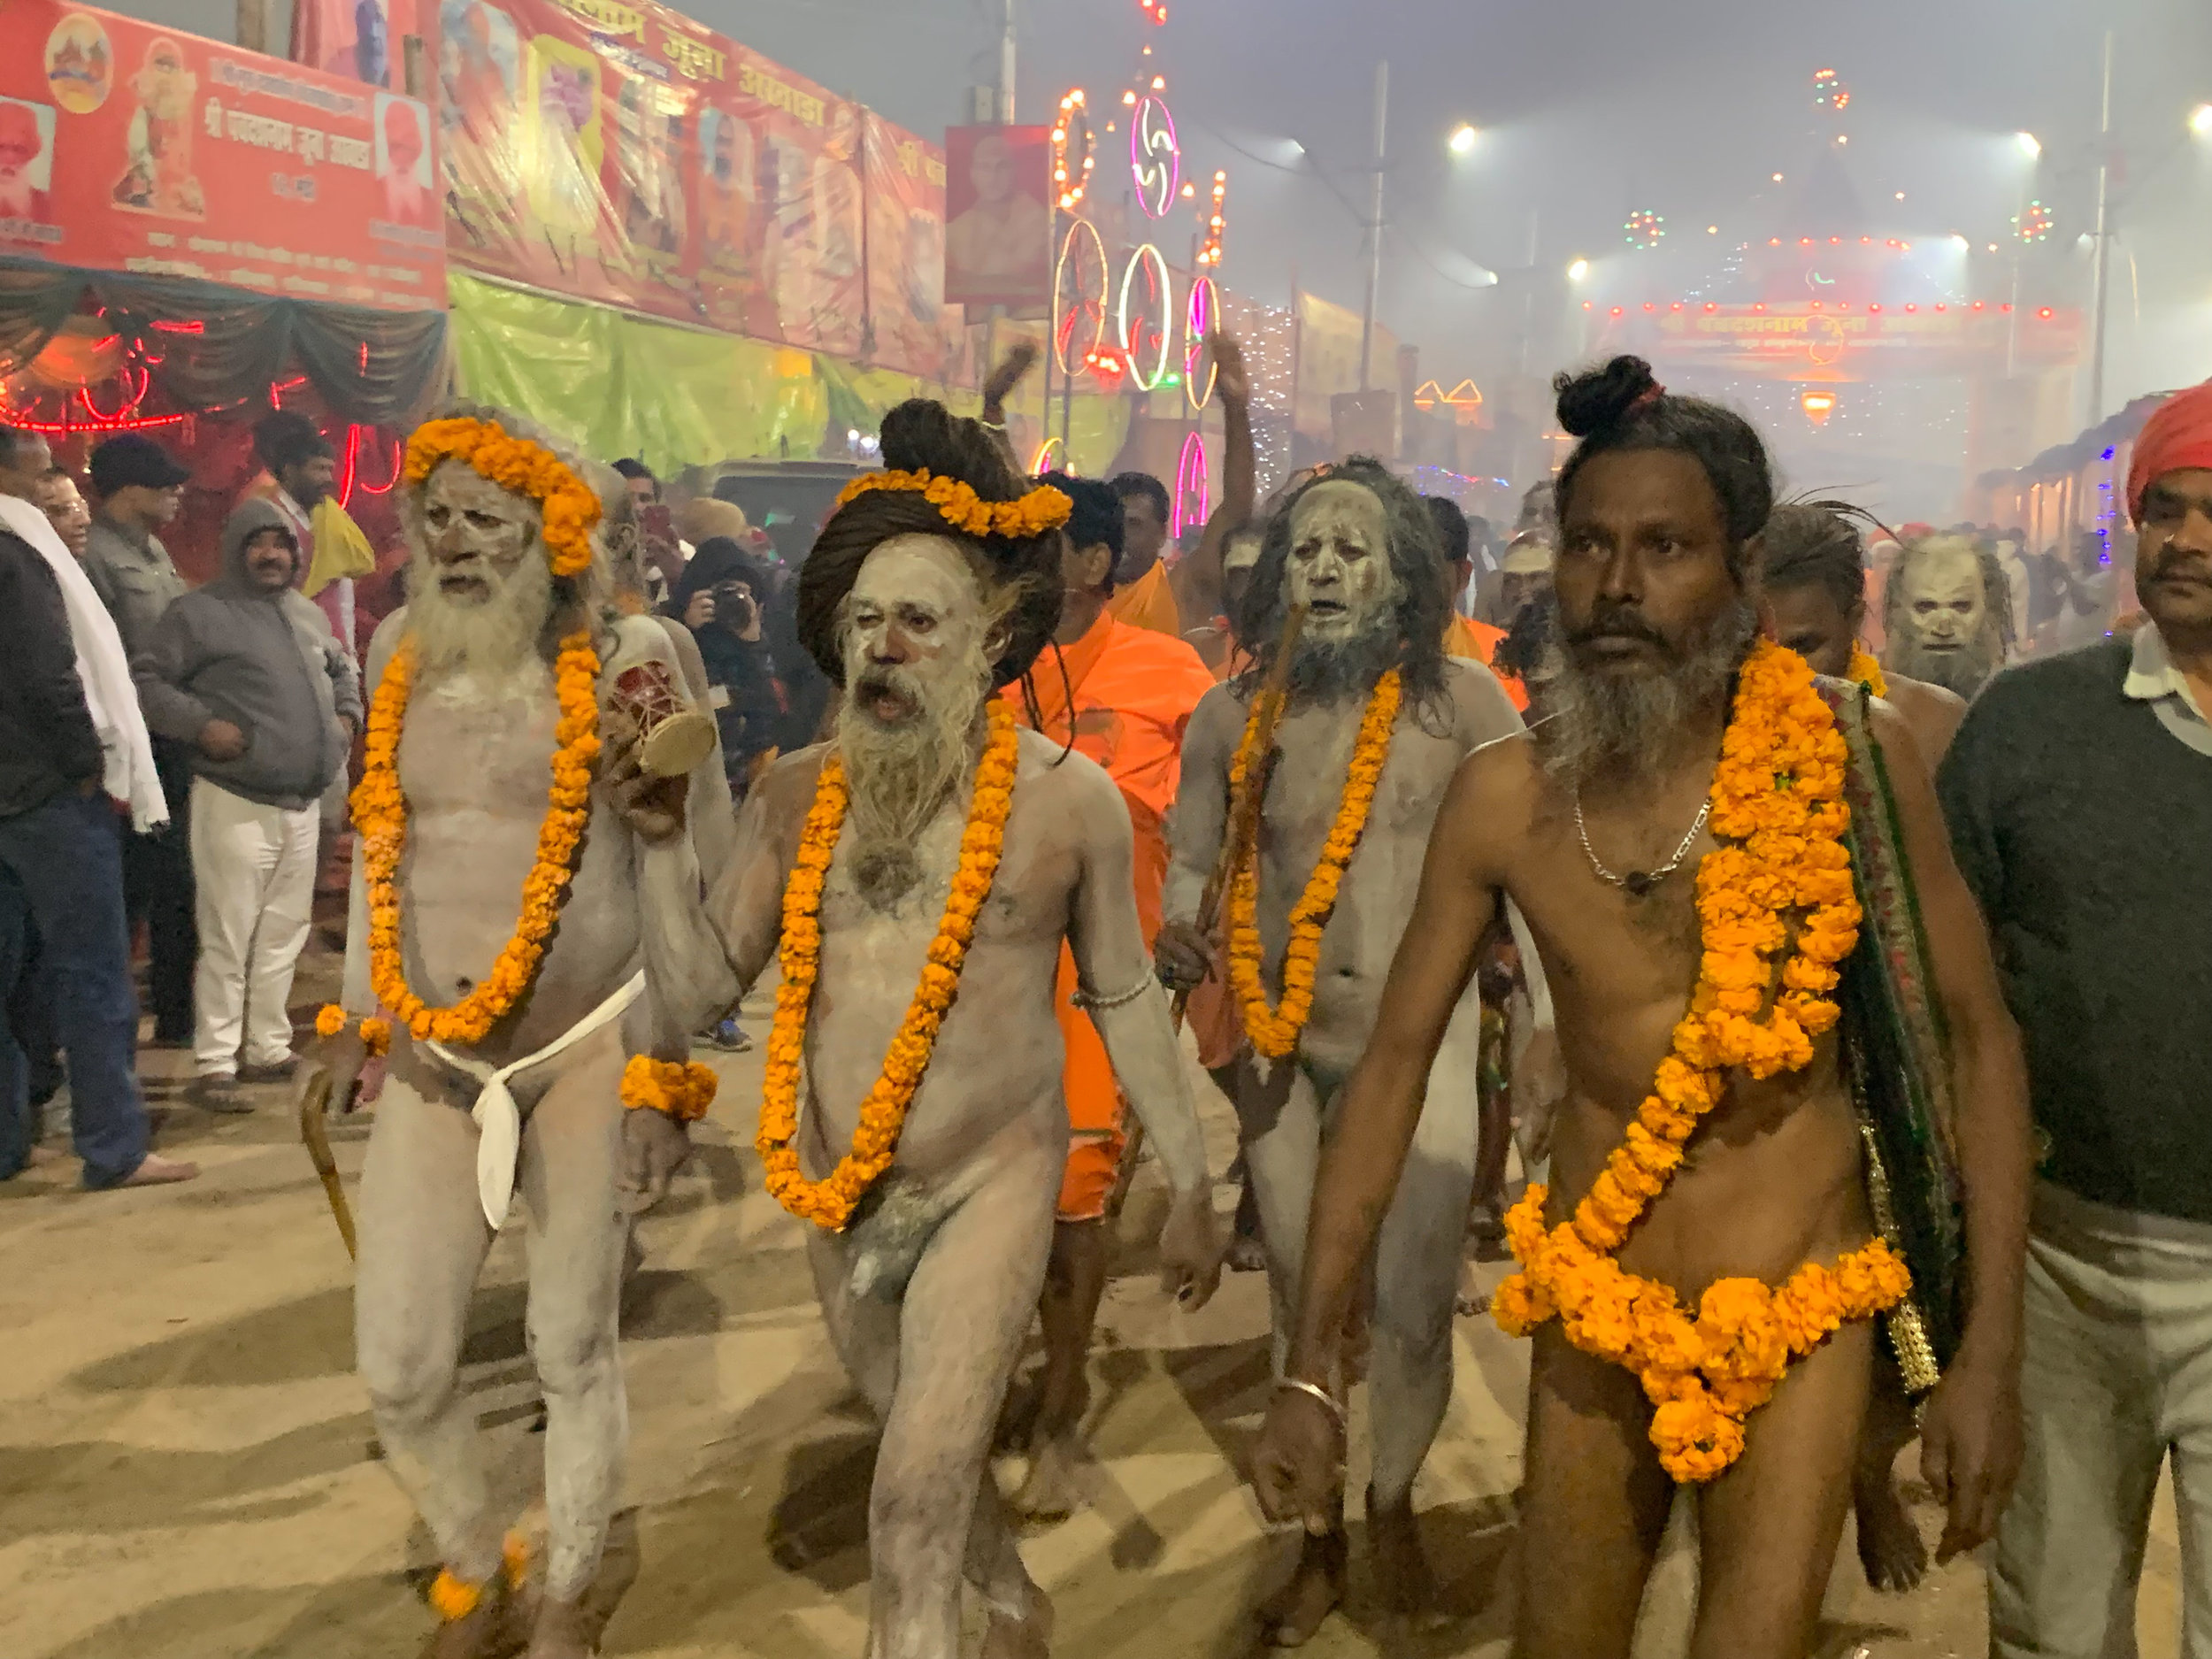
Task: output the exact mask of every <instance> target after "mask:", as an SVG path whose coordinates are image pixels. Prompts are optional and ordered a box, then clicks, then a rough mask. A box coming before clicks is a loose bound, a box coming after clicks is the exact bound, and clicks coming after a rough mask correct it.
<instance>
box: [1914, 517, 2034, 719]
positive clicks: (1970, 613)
mask: <svg viewBox="0 0 2212 1659" xmlns="http://www.w3.org/2000/svg"><path fill="white" fill-rule="evenodd" d="M2011 591H2012V590H2011V588H2009V586H2008V584H2007V583H2006V581H2005V575H2004V572H2003V571H2002V570H2001V569H2000V568H1999V566H1998V564H1997V556H1996V554H1995V552H1993V550H1991V549H1987V548H1985V547H1983V546H1982V545H1981V544H1980V543H1979V542H1978V541H1974V540H1973V539H1972V538H1971V537H1970V536H1962V535H1926V536H1921V537H1918V538H1916V539H1914V540H1912V541H1906V542H1904V543H1903V544H1902V545H1901V546H1900V548H1899V549H1898V552H1897V557H1896V560H1895V562H1894V563H1893V564H1892V565H1891V566H1890V570H1889V579H1888V580H1887V581H1886V583H1885V584H1884V587H1883V589H1882V603H1883V616H1882V638H1883V640H1884V641H1885V643H1884V645H1883V648H1882V666H1883V667H1884V668H1886V669H1889V670H1890V671H1892V672H1894V673H1899V674H1902V675H1903V676H1904V677H1905V678H1906V679H1908V680H1918V681H1920V682H1921V683H1922V684H1923V685H1929V686H1936V687H1941V688H1942V689H1943V690H1945V691H1948V692H1953V693H1955V694H1956V695H1959V696H1961V697H1963V698H1965V699H1966V700H1967V701H1968V702H1969V703H1971V702H1972V701H1973V700H1974V694H1975V693H1976V692H1978V691H1979V690H1980V689H1981V688H1982V687H1983V686H1985V684H1987V683H1988V681H1989V677H1990V676H1991V675H1992V674H1994V673H1995V672H1997V671H1998V670H1999V669H2001V668H2002V667H2003V666H2004V665H2005V657H2006V656H2007V655H2008V653H2009V652H2010V650H2011V649H2012V642H2013V618H2012V604H2011Z"/></svg>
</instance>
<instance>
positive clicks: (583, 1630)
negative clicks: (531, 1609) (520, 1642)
mask: <svg viewBox="0 0 2212 1659" xmlns="http://www.w3.org/2000/svg"><path fill="white" fill-rule="evenodd" d="M598 1651H599V1649H598V1648H597V1647H595V1645H594V1644H593V1642H592V1640H591V1621H590V1620H589V1619H588V1617H586V1615H585V1613H584V1609H583V1603H582V1602H580V1601H555V1600H554V1599H553V1598H552V1597H551V1596H545V1597H542V1598H541V1600H540V1601H539V1602H538V1617H537V1622H536V1623H535V1624H534V1625H533V1626H532V1628H531V1632H530V1651H529V1653H528V1654H527V1655H525V1659H592V1656H593V1655H595V1654H596V1653H597V1652H598Z"/></svg>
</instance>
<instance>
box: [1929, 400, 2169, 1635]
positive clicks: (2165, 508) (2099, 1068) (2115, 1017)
mask: <svg viewBox="0 0 2212 1659" xmlns="http://www.w3.org/2000/svg"><path fill="white" fill-rule="evenodd" d="M2128 507H2129V511H2130V513H2131V516H2132V517H2133V518H2134V520H2135V523H2136V526H2137V532H2138V536H2139V541H2138V550H2137V555H2136V573H2135V581H2136V591H2137V594H2138V595H2139V597H2140V598H2141V601H2142V604H2143V609H2144V611H2146V613H2147V620H2146V621H2145V622H2144V624H2143V626H2141V627H2140V628H2139V629H2138V630H2137V632H2136V633H2135V634H2134V637H2133V638H2132V640H2129V639H2127V638H2124V637H2123V638H2119V639H2108V640H2104V641H2099V642H2097V643H2094V644H2092V645H2088V646H2085V647H2084V648H2082V649H2079V650H2078V651H2071V652H2068V653H2066V654H2064V655H2062V656H2058V657H2047V658H2039V659H2037V660H2035V661H2033V662H2031V663H2028V664H2024V665H2023V666H2021V667H2018V668H2015V669H2011V670H2008V672H2004V673H2002V674H2001V675H1999V676H1998V677H1997V678H1996V679H1995V680H1992V681H1991V682H1990V684H1989V686H1988V687H1987V688H1986V689H1985V691H1984V692H1983V693H1982V695H1981V696H1980V698H1979V699H1978V701H1977V702H1976V703H1975V704H1974V706H1973V708H1972V709H1971V710H1970V711H1969V713H1968V714H1967V717H1966V720H1965V723H1964V725H1963V726H1961V727H1960V729H1959V734H1958V737H1957V739H1956V741H1954V743H1953V744H1952V746H1951V749H1950V753H1949V755H1948V756H1947V757H1946V759H1945V761H1944V764H1943V770H1942V775H1941V780H1940V783H1939V793H1940V795H1941V797H1942V801H1943V807H1944V811H1945V814H1946V816H1947V818H1949V820H1950V826H1951V834H1952V838H1953V841H1954V842H1955V847H1956V849H1957V853H1958V863H1959V868H1960V869H1961V870H1962V871H1963V872H1965V875H1966V879H1967V881H1968V882H1969V884H1970V885H1971V886H1972V887H1973V888H1974V890H1975V894H1976V896H1977V897H1978V899H1979V900H1980V902H1981V905H1982V910H1983V913H1984V914H1985V916H1986V918H1988V922H1989V926H1990V931H1991V933H1992V934H1993V937H1994V941H1995V943H1996V948H1997V956H1998V962H1999V965H2000V967H2001V970H2002V972H2003V974H2004V978H2005V985H2006V995H2007V997H2008V1000H2009V1001H2010V1002H2011V1004H2012V1009H2013V1012H2014V1014H2015V1016H2016V1018H2017V1019H2018V1020H2019V1023H2020V1026H2021V1030H2022V1033H2023V1035H2024V1038H2025V1041H2026V1048H2027V1059H2028V1072H2029V1079H2030V1085H2031V1094H2032V1105H2033V1109H2034V1114H2035V1121H2036V1125H2037V1132H2038V1134H2037V1138H2038V1141H2039V1150H2040V1151H2041V1154H2042V1161H2041V1168H2040V1171H2039V1175H2040V1179H2039V1181H2038V1183H2037V1186H2036V1190H2035V1203H2034V1214H2033V1223H2032V1237H2031V1239H2030V1241H2029V1247H2028V1272H2027V1293H2026V1294H2027V1311H2026V1325H2025V1331H2026V1336H2025V1342H2026V1352H2025V1360H2024V1366H2023V1370H2022V1379H2021V1388H2022V1394H2023V1402H2024V1407H2025V1417H2026V1423H2027V1435H2028V1445H2027V1457H2026V1462H2025V1464H2024V1469H2023V1471H2022V1474H2021V1477H2020V1484H2019V1487H2018V1489H2017V1491H2016V1494H2015V1496H2014V1499H2013V1502H2012V1506H2011V1508H2010V1509H2008V1510H2007V1511H2006V1514H2005V1518H2004V1522H2003V1525H2002V1527H2001V1530H2000V1532H1999V1533H1998V1546H1997V1560H1996V1566H1995V1570H1994V1571H1993V1573H1992V1574H1991V1578H1990V1619H1989V1623H1990V1651H1991V1652H1992V1654H1993V1655H1998V1659H2025V1656H2026V1655H2068V1656H2069V1659H2071V1656H2073V1655H2078V1656H2079V1659H2098V1656H2099V1655H2103V1654H2105V1653H2107V1652H2108V1651H2111V1652H2116V1651H2120V1650H2122V1649H2123V1648H2124V1649H2125V1650H2126V1651H2129V1652H2132V1651H2133V1632H2134V1624H2135V1592H2136V1586H2137V1582H2138V1580H2139V1578H2140V1576H2141V1572H2142V1566H2143V1546H2144V1539H2145V1535H2146V1532H2147V1529H2148V1525H2149V1520H2150V1512H2151V1498H2152V1494H2153V1493H2154V1490H2155V1489H2156V1487H2157V1485H2158V1477H2159V1471H2160V1466H2161V1464H2162V1463H2163V1462H2164V1460H2165V1457H2166V1455H2167V1452H2168V1449H2169V1448H2171V1450H2172V1454H2173V1461H2174V1469H2173V1473H2174V1486H2175V1495H2176V1501H2177V1504H2178V1506H2179V1509H2180V1511H2181V1515H2182V1517H2183V1518H2182V1525H2181V1539H2182V1557H2183V1559H2182V1602H2183V1605H2184V1606H2185V1608H2186V1609H2188V1611H2187V1614H2186V1627H2187V1630H2188V1634H2187V1635H2186V1636H2185V1640H2184V1646H2185V1647H2186V1648H2187V1650H2188V1651H2189V1652H2191V1653H2200V1652H2203V1651H2205V1650H2206V1647H2205V1644H2207V1643H2208V1642H2212V1631H2208V1630H2207V1629H2205V1628H2203V1624H2204V1613H2205V1607H2206V1598H2207V1597H2208V1596H2212V1525H2208V1522H2212V1472H2208V1471H2212V1110H2208V1109H2212V1084H2208V1082H2207V1080H2206V1079H2207V1075H2208V1068H2207V1064H2206V1063H2207V1061H2208V1059H2212V876H2208V873H2207V871H2206V869H2205V864H2204V860H2205V855H2206V851H2207V849H2212V724H2208V723H2207V719H2206V716H2207V714H2208V712H2212V384H2207V385H2205V386H2200V387H2197V388H2194V389H2193V390H2191V391H2187V392H2184V393H2181V394H2180V395H2178V396H2176V397H2174V398H2173V399H2171V400H2170V402H2168V403H2166V404H2165V405H2164V406H2163V407H2162V408H2161V409H2160V410H2159V411H2158V412H2157V413H2156V414H2155V415H2154V416H2153V418H2152V419H2151V420H2150V422H2149V424H2148V425H2147V426H2145V427H2144V429H2143V433H2142V435H2141V437H2140V438H2139V440H2138V441H2137V443H2136V449H2135V457H2134V464H2133V466H2132V468H2131V472H2130V476H2129V479H2128ZM2108 1639H2109V1640H2112V1641H2113V1643H2114V1644H2115V1645H2114V1646H2113V1647H2108V1646H2107V1642H2108Z"/></svg>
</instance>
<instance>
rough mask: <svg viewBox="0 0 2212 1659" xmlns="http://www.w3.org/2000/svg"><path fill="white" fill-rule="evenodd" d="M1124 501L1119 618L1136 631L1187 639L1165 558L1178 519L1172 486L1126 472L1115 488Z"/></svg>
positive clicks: (1116, 601) (1114, 606) (1115, 604)
mask: <svg viewBox="0 0 2212 1659" xmlns="http://www.w3.org/2000/svg"><path fill="white" fill-rule="evenodd" d="M1111 488H1112V489H1113V492H1114V494H1115V495H1118V496H1119V497H1120V498H1121V513H1122V532H1121V541H1122V548H1121V562H1120V563H1119V564H1118V565H1116V566H1115V567H1114V596H1113V599H1112V601H1111V604H1110V609H1111V610H1112V611H1113V613H1114V616H1115V618H1116V619H1117V620H1118V621H1122V622H1126V623H1127V624H1129V626H1132V627H1136V628H1150V629H1151V630H1152V631H1153V632H1154V633H1156V634H1172V635H1173V636H1174V637H1175V638H1177V639H1180V638H1182V636H1183V624H1182V619H1181V618H1180V617H1179V615H1178V613H1177V611H1176V608H1175V595H1174V592H1173V591H1172V589H1171V588H1169V586H1168V579H1167V567H1166V566H1165V565H1163V564H1161V563H1160V554H1161V553H1162V551H1163V550H1164V549H1165V548H1166V547H1167V522H1168V519H1169V518H1171V517H1172V510H1171V507H1170V505H1169V502H1168V494H1167V486H1166V485H1164V484H1163V483H1162V482H1160V480H1158V479H1156V478H1155V477H1153V476H1152V474H1151V473H1149V472H1124V473H1122V474H1120V475H1119V476H1118V477H1117V478H1116V479H1115V480H1113V483H1112V486H1111Z"/></svg>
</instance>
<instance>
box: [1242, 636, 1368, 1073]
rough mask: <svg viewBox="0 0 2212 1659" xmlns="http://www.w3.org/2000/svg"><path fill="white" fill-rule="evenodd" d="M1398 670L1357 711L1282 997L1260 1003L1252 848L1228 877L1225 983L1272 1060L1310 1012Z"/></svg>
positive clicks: (1249, 724) (1245, 747)
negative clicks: (1355, 733)
mask: <svg viewBox="0 0 2212 1659" xmlns="http://www.w3.org/2000/svg"><path fill="white" fill-rule="evenodd" d="M1399 695H1400V687H1399V680H1398V671H1397V670H1396V669H1392V670H1391V671H1390V672H1388V673H1386V674H1385V675H1384V676H1383V677H1382V678H1381V679H1380V680H1377V681H1376V682H1375V689H1374V693H1373V695H1371V696H1370V697H1369V698H1368V700H1367V712H1366V713H1365V714H1364V715H1363V716H1362V717H1361V719H1360V723H1359V740H1358V741H1357V742H1356V743H1355V744H1354V745H1353V748H1352V764H1351V770H1350V771H1349V772H1347V773H1346V775H1345V779H1344V794H1343V796H1342V798H1341V799H1340V801H1339V803H1338V804H1337V810H1336V822H1335V823H1334V824H1333V826H1331V827H1330V830H1329V838H1328V840H1327V841H1324V842H1323V843H1322V847H1321V857H1320V859H1319V861H1318V862H1317V863H1316V864H1315V865H1314V867H1313V873H1312V874H1311V875H1310V876H1309V877H1308V878H1307V879H1306V889H1305V891H1304V892H1303V893H1302V894H1300V895H1298V902H1297V903H1296V904H1294V906H1292V907H1291V912H1290V941H1289V943H1288V944H1287V945H1286V946H1285V947H1284V949H1283V1000H1282V1002H1281V1003H1280V1004H1279V1005H1278V1006H1276V1007H1274V1008H1270V1007H1269V1006H1268V1005H1267V986H1266V984H1265V982H1264V981H1263V979H1261V977H1260V924H1259V900H1260V874H1259V849H1258V848H1257V847H1256V846H1255V847H1248V848H1247V849H1245V852H1244V857H1243V859H1242V861H1241V862H1240V863H1239V864H1238V865H1237V868H1236V872H1235V873H1234V874H1233V875H1232V876H1231V877H1230V878H1229V988H1230V990H1231V991H1232V992H1233V993H1234V994H1235V996H1236V999H1237V1002H1238V1003H1239V1005H1240V1007H1241V1009H1242V1010H1243V1015H1244V1033H1245V1035H1246V1036H1247V1037H1248V1038H1250V1039H1251V1042H1252V1047H1253V1048H1255V1049H1256V1050H1257V1051H1258V1052H1259V1053H1261V1054H1263V1055H1265V1056H1267V1057H1268V1058H1269V1059H1271V1060H1279V1059H1282V1058H1283V1057H1284V1056H1286V1055H1288V1054H1289V1053H1290V1052H1291V1051H1292V1050H1293V1049H1294V1048H1297V1046H1298V1033H1300V1032H1301V1031H1302V1030H1304V1029H1305V1025H1306V1020H1307V1018H1309V1017H1310V1015H1311V1014H1312V1012H1313V987H1314V978H1315V975H1316V973H1317V971H1318V967H1319V964H1320V961H1321V935H1322V933H1323V931H1324V930H1325V928H1326V927H1327V926H1328V925H1329V913H1330V912H1331V911H1332V910H1334V909H1335V908H1336V895H1337V888H1338V887H1339V886H1340V884H1341V883H1342V881H1343V879H1344V870H1345V866H1346V865H1347V864H1350V863H1351V861H1352V853H1353V851H1354V849H1356V848H1357V847H1358V846H1359V838H1360V835H1361V833H1363V831H1364V830H1365V829H1366V828H1367V813H1368V810H1369V809H1370V808H1371V807H1372V806H1373V805H1374V803H1375V786H1376V784H1377V782H1378V781H1379V780H1380V779H1381V777H1382V772H1383V767H1384V765H1385V764H1386V763H1387V762H1388V761H1389V759H1390V733H1391V731H1392V728H1393V727H1394V726H1396V725H1397V722H1398V703H1399ZM1268 701H1269V699H1268V697H1267V695H1266V694H1264V693H1263V694H1262V695H1259V696H1256V697H1254V698H1253V699H1252V711H1251V713H1250V714H1249V715H1248V717H1246V719H1245V723H1244V741H1242V742H1240V743H1239V744H1238V745H1237V752H1236V758H1235V759H1234V760H1233V761H1232V762H1231V763H1230V766H1229V791H1230V794H1231V795H1232V796H1234V795H1236V794H1237V793H1238V792H1240V790H1242V789H1243V788H1244V787H1245V783H1246V780H1247V779H1248V778H1250V777H1251V776H1252V774H1253V772H1254V771H1255V770H1256V768H1257V766H1258V765H1259V763H1260V759H1261V757H1260V756H1259V755H1258V754H1256V752H1255V751H1256V749H1257V748H1258V747H1259V732H1260V726H1261V725H1262V716H1263V713H1264V712H1265V710H1263V707H1262V704H1263V703H1266V702H1268Z"/></svg>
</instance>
